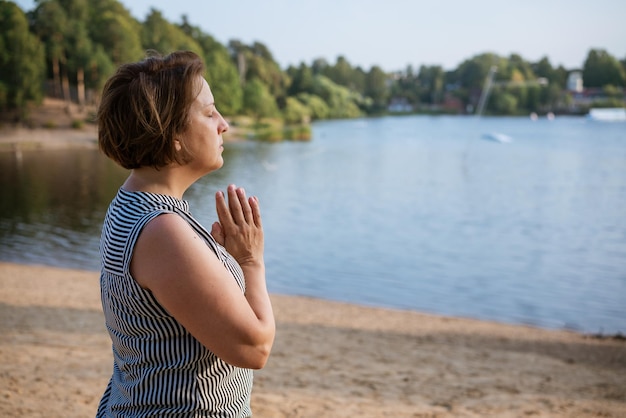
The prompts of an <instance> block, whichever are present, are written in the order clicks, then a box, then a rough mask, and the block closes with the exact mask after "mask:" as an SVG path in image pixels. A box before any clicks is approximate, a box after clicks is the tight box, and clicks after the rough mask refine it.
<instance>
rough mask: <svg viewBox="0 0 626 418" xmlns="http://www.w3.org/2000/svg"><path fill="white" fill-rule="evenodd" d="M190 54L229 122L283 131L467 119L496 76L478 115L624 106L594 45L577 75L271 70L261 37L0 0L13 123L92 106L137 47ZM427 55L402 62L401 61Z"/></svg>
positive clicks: (551, 71) (485, 56)
mask: <svg viewBox="0 0 626 418" xmlns="http://www.w3.org/2000/svg"><path fill="white" fill-rule="evenodd" d="M174 50H191V51H194V52H196V53H197V54H199V55H200V56H201V57H202V58H203V60H204V62H205V63H206V74H205V76H206V78H207V80H208V81H209V84H210V85H211V88H212V90H213V93H214V95H215V96H216V97H218V98H219V103H220V110H221V112H222V113H223V114H224V115H226V116H236V115H245V116H248V117H250V118H251V119H254V120H261V119H263V118H277V119H280V120H282V121H284V123H286V124H301V123H304V124H306V123H308V122H309V121H312V120H319V119H333V118H354V117H362V116H375V115H382V114H387V113H390V112H398V113H433V114H437V113H452V114H472V113H475V112H476V107H477V105H478V101H479V99H480V95H481V92H482V91H483V88H484V86H485V81H486V79H487V76H488V74H489V72H490V69H493V71H494V74H493V83H492V89H491V94H490V95H489V99H488V101H487V102H486V104H485V106H484V113H485V114H491V115H528V114H529V113H531V112H534V113H538V114H543V113H548V112H554V113H581V114H582V113H585V112H586V111H587V110H588V108H589V107H592V106H593V107H616V106H619V107H621V106H624V103H625V102H624V92H625V87H626V57H624V58H623V59H621V60H620V59H619V58H616V57H614V56H611V55H610V54H609V53H608V52H607V51H605V50H603V49H591V50H590V51H588V54H587V57H586V59H585V61H584V63H583V66H582V67H581V68H572V69H567V68H564V67H563V66H553V65H552V63H551V62H550V59H549V58H548V57H543V58H541V59H540V60H539V61H538V62H529V61H527V60H525V59H524V58H523V57H521V56H520V55H517V54H512V55H510V56H508V57H503V56H498V55H497V54H493V53H489V52H485V53H480V54H477V55H475V56H473V57H469V58H467V59H466V60H464V61H463V62H462V63H461V64H460V65H458V67H457V68H455V69H453V70H445V69H444V68H442V67H441V66H438V65H432V66H420V67H419V68H413V67H412V66H407V68H404V69H401V70H398V71H394V72H391V73H389V72H385V71H383V69H382V68H380V67H379V66H372V67H371V68H369V69H367V68H361V67H360V66H354V65H352V64H351V63H350V62H349V60H348V58H347V57H345V56H338V57H337V58H336V60H335V62H328V61H327V60H325V59H323V58H318V59H315V60H313V61H312V62H310V63H305V62H302V63H300V64H299V65H297V66H289V67H288V68H280V65H279V64H278V63H277V62H276V60H275V59H274V57H273V55H272V52H271V51H270V48H269V47H268V46H266V45H264V44H263V43H262V42H254V43H252V44H251V45H246V44H245V43H242V42H240V41H239V40H237V39H232V40H230V41H229V42H228V43H227V44H222V43H220V42H219V41H217V40H216V39H215V38H214V37H213V36H212V35H211V34H209V33H207V32H205V31H204V30H203V29H202V28H200V27H197V26H193V25H191V24H190V23H189V21H188V19H187V17H186V16H181V19H180V22H178V23H174V22H170V21H168V20H167V19H165V18H164V16H163V14H162V13H161V12H160V11H159V10H156V9H154V8H153V9H151V11H150V12H149V13H148V15H147V16H145V19H144V20H143V21H139V20H137V19H136V18H134V17H133V16H131V14H130V12H129V10H127V9H126V8H125V7H124V6H123V5H122V3H120V2H119V1H116V0H93V1H88V0H37V1H36V3H35V8H34V9H33V10H28V11H24V10H21V9H20V8H19V6H17V5H16V4H15V3H13V2H10V1H5V0H0V109H1V111H2V116H3V119H4V120H5V121H6V120H10V121H13V122H19V121H20V120H22V119H23V118H25V117H26V116H27V114H28V111H29V109H31V108H32V106H33V105H36V104H38V103H41V101H42V100H43V98H44V97H53V98H57V99H61V100H64V101H66V102H71V103H74V104H76V105H78V106H89V105H91V106H93V105H95V104H97V103H98V96H99V92H100V90H101V88H102V86H103V84H104V82H105V81H106V79H107V77H109V76H110V75H111V74H112V73H113V72H114V71H115V68H116V67H117V66H119V65H120V64H122V63H126V62H130V61H136V60H139V59H141V58H143V57H145V55H146V51H157V52H158V53H162V54H166V53H169V52H171V51H174ZM420 58H424V59H427V57H411V53H410V51H407V61H410V60H412V59H420ZM574 70H576V71H580V72H581V73H582V78H583V82H584V87H585V89H588V90H590V91H592V92H593V96H592V99H591V101H587V102H586V104H584V105H582V106H580V105H578V104H577V103H576V101H575V97H574V95H573V94H572V93H571V92H570V91H569V90H568V89H567V80H568V76H569V74H570V73H571V72H572V71H574Z"/></svg>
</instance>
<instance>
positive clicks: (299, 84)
mask: <svg viewBox="0 0 626 418" xmlns="http://www.w3.org/2000/svg"><path fill="white" fill-rule="evenodd" d="M287 75H288V76H289V78H290V80H291V83H290V85H289V88H288V89H287V94H288V95H289V96H296V95H298V94H300V93H311V91H313V71H312V70H311V68H309V67H307V65H306V64H305V63H301V64H300V66H299V67H298V68H296V67H289V68H288V69H287Z"/></svg>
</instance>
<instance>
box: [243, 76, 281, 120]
mask: <svg viewBox="0 0 626 418" xmlns="http://www.w3.org/2000/svg"><path fill="white" fill-rule="evenodd" d="M243 110H244V112H245V113H246V114H248V115H250V116H254V117H255V118H256V119H257V120H260V119H261V118H268V117H274V116H277V115H278V107H277V106H276V100H274V97H273V96H272V95H271V93H270V91H269V89H268V88H267V86H266V85H265V84H263V82H262V81H261V80H259V79H256V78H253V79H252V80H249V81H248V82H247V83H246V85H245V87H244V89H243Z"/></svg>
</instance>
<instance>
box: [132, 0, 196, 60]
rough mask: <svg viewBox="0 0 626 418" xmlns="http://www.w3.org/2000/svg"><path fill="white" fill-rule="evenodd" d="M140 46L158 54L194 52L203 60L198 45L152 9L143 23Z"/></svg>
mask: <svg viewBox="0 0 626 418" xmlns="http://www.w3.org/2000/svg"><path fill="white" fill-rule="evenodd" d="M141 44H142V46H143V48H144V49H150V50H154V51H157V52H158V53H160V54H169V53H171V52H174V51H178V50H186V51H192V52H195V53H196V54H198V55H199V56H200V57H201V58H202V59H204V55H203V53H202V48H201V47H200V45H198V43H197V42H196V41H194V40H193V39H192V38H191V37H189V36H187V34H186V33H185V32H184V31H183V30H182V29H181V28H179V27H178V26H176V25H174V24H172V23H170V22H168V21H167V20H166V19H165V18H164V17H163V14H162V13H161V12H160V11H158V10H156V9H154V8H153V9H151V10H150V13H149V14H148V16H147V17H146V20H145V22H144V23H143V26H142V30H141Z"/></svg>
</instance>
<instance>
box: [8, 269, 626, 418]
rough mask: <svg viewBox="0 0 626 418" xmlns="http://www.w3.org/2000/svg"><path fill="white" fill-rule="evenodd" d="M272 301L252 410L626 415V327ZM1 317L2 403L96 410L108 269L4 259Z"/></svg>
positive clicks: (105, 362) (105, 359) (35, 413)
mask: <svg viewBox="0 0 626 418" xmlns="http://www.w3.org/2000/svg"><path fill="white" fill-rule="evenodd" d="M269 280H271V278H269ZM272 301H273V304H274V309H275V314H276V320H277V335H276V342H275V345H274V349H273V351H272V355H271V357H270V360H269V362H268V364H267V366H266V367H265V368H264V369H263V370H261V371H258V372H256V373H255V386H254V391H253V397H252V406H253V410H254V413H255V417H272V418H274V417H354V416H359V417H485V416H494V417H528V416H530V417H624V416H626V342H625V341H623V340H622V339H620V338H596V337H591V336H585V335H581V334H577V333H574V332H569V331H554V330H543V329H536V328H532V327H527V326H515V325H507V324H500V323H495V322H485V321H476V320H469V319H462V318H447V317H442V316H434V315H425V314H421V313H418V312H409V311H400V310H390V309H378V308H371V307H362V306H356V305H351V304H345V303H337V302H328V301H322V300H316V299H311V298H304V297H294V296H284V295H272ZM0 318H1V320H0V358H1V359H2V361H1V364H0V416H2V417H44V416H45V417H50V418H52V417H89V416H93V415H94V413H95V410H96V407H97V404H98V401H99V398H100V396H101V394H102V391H103V390H104V388H105V385H106V383H107V381H108V379H109V377H110V372H111V364H112V363H111V362H112V359H111V352H110V340H109V337H108V335H107V333H106V330H105V328H104V322H103V316H102V311H101V307H100V300H99V286H98V273H97V272H89V271H79V270H68V269H59V268H52V267H44V266H26V265H18V264H10V263H0Z"/></svg>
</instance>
